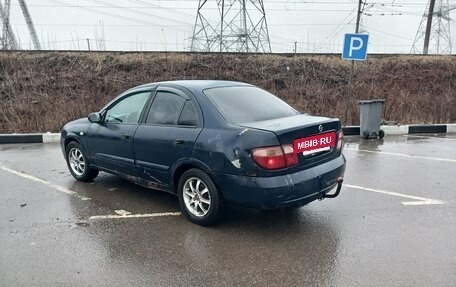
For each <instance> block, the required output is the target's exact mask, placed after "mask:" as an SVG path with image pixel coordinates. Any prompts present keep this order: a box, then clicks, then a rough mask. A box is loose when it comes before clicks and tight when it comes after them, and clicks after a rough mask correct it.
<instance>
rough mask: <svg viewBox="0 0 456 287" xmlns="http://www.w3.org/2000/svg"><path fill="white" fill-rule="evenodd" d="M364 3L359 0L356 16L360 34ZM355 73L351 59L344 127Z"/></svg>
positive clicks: (357, 28)
mask: <svg viewBox="0 0 456 287" xmlns="http://www.w3.org/2000/svg"><path fill="white" fill-rule="evenodd" d="M362 4H363V1H362V0H359V2H358V14H357V16H356V28H355V34H358V32H359V22H360V20H361V14H362V11H361V5H362ZM354 74H355V61H354V60H352V61H351V70H350V77H349V79H348V87H349V88H348V89H349V92H348V94H347V95H346V97H345V116H344V127H346V126H347V121H348V110H349V108H350V99H351V98H353V90H354V85H353V78H354Z"/></svg>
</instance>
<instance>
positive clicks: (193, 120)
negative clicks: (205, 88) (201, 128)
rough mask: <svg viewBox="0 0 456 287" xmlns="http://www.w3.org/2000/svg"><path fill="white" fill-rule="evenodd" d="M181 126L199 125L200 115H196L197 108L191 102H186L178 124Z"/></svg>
mask: <svg viewBox="0 0 456 287" xmlns="http://www.w3.org/2000/svg"><path fill="white" fill-rule="evenodd" d="M177 124H178V125H180V126H192V127H196V126H197V125H198V115H197V114H196V111H195V107H194V106H193V104H192V103H191V102H190V101H186V102H185V106H184V109H183V110H182V113H181V115H180V118H179V122H178V123H177Z"/></svg>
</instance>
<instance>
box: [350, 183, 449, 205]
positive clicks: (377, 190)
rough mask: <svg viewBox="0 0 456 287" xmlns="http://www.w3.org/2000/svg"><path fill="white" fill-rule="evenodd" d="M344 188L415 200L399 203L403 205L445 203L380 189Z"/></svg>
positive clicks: (354, 186)
mask: <svg viewBox="0 0 456 287" xmlns="http://www.w3.org/2000/svg"><path fill="white" fill-rule="evenodd" d="M344 186H346V187H349V188H353V189H359V190H363V191H372V192H377V193H382V194H386V195H392V196H398V197H403V198H409V199H414V200H416V201H402V202H401V203H402V204H403V205H433V204H445V201H443V200H438V199H432V198H426V197H420V196H413V195H408V194H403V193H399V192H392V191H386V190H380V189H373V188H368V187H362V186H358V185H351V184H344Z"/></svg>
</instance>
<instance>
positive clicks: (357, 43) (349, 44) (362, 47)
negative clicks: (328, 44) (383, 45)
mask: <svg viewBox="0 0 456 287" xmlns="http://www.w3.org/2000/svg"><path fill="white" fill-rule="evenodd" d="M368 40H369V35H368V34H345V37H344V49H343V51H342V59H344V60H357V61H365V60H366V57H367V42H368Z"/></svg>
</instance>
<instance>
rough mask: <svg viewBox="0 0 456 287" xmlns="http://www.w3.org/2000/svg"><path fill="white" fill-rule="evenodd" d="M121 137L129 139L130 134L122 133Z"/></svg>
mask: <svg viewBox="0 0 456 287" xmlns="http://www.w3.org/2000/svg"><path fill="white" fill-rule="evenodd" d="M121 137H122V138H123V139H125V140H131V136H130V135H127V134H122V135H121Z"/></svg>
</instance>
